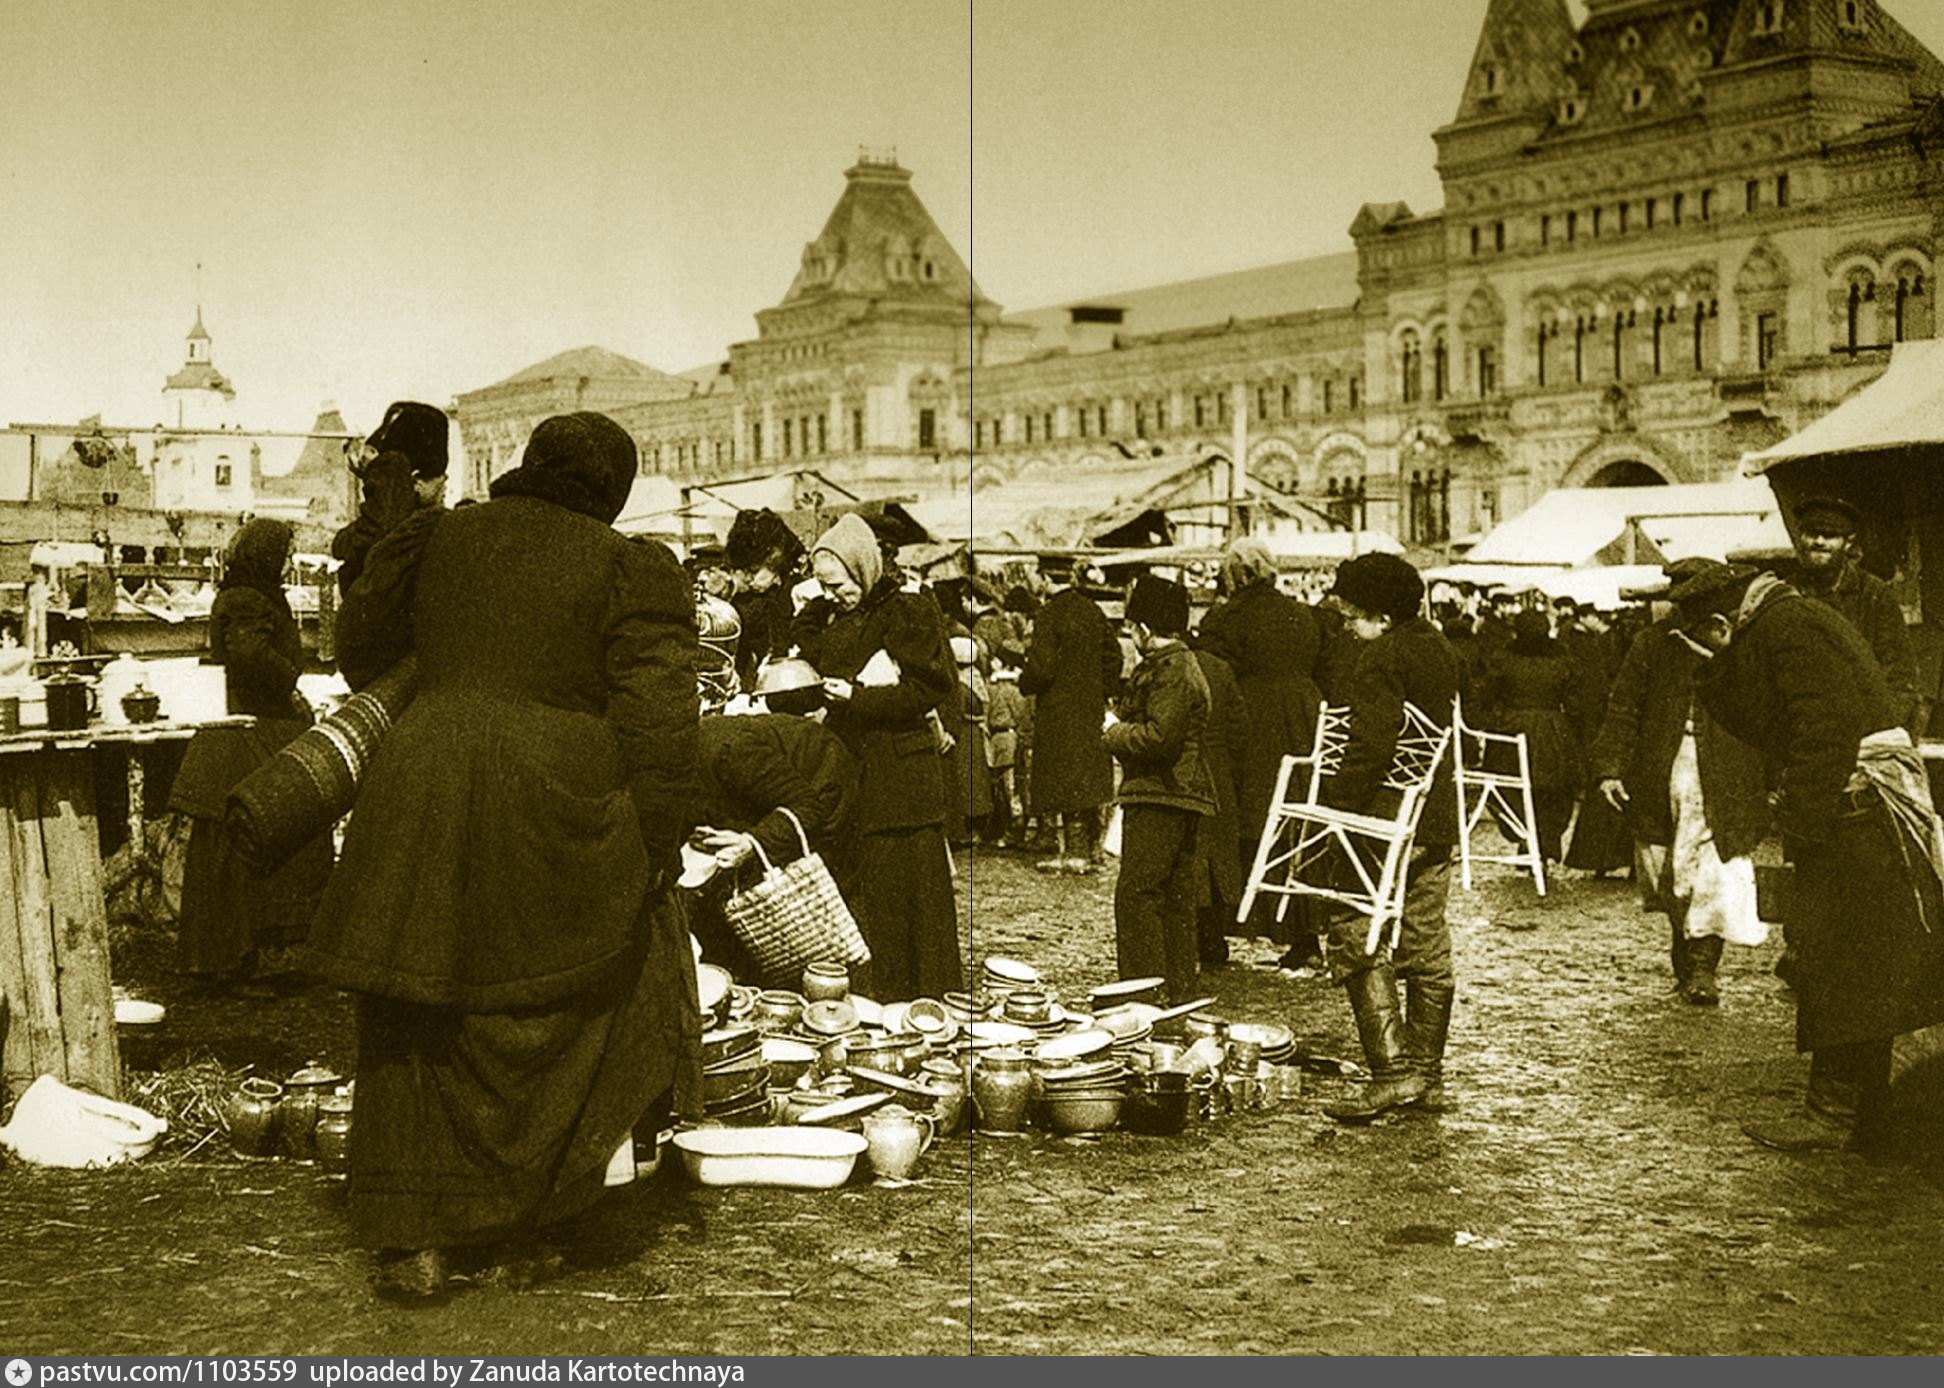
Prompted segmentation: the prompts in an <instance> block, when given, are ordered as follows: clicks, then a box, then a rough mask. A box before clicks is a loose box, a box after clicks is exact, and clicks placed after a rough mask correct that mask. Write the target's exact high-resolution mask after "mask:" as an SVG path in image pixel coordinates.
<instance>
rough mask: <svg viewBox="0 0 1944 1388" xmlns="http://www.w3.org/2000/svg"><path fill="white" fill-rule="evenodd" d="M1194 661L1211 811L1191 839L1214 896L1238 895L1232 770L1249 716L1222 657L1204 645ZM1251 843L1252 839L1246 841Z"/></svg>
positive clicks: (1238, 831)
mask: <svg viewBox="0 0 1944 1388" xmlns="http://www.w3.org/2000/svg"><path fill="white" fill-rule="evenodd" d="M1195 663H1196V664H1197V665H1199V666H1200V667H1201V672H1202V678H1203V679H1204V680H1206V681H1207V682H1208V727H1207V728H1206V729H1205V730H1204V732H1203V734H1202V758H1203V760H1205V761H1206V762H1207V763H1208V775H1209V779H1211V780H1212V781H1213V782H1214V783H1215V813H1214V814H1213V815H1211V816H1209V817H1208V818H1207V819H1205V820H1203V821H1202V826H1201V834H1200V837H1199V839H1198V840H1197V842H1198V843H1199V844H1200V845H1201V848H1202V851H1203V854H1204V856H1205V857H1206V858H1207V859H1208V870H1209V877H1210V882H1211V884H1212V885H1213V887H1214V889H1215V893H1216V899H1217V900H1219V901H1225V902H1237V901H1240V900H1241V899H1242V886H1243V880H1242V862H1241V858H1240V857H1239V855H1238V851H1237V850H1238V847H1239V845H1240V844H1241V839H1242V822H1241V818H1240V815H1239V814H1238V802H1237V799H1236V785H1235V773H1236V768H1237V767H1239V766H1240V765H1241V764H1242V758H1243V755H1244V754H1245V753H1246V752H1247V750H1248V745H1249V718H1248V714H1247V713H1246V712H1245V711H1244V709H1243V704H1242V689H1241V686H1240V685H1238V684H1237V683H1236V682H1235V672H1234V671H1233V670H1231V669H1229V667H1228V662H1227V661H1225V660H1223V659H1222V658H1221V657H1220V656H1218V655H1215V654H1214V653H1213V652H1210V651H1196V652H1195ZM1249 846H1250V847H1251V848H1253V847H1254V845H1253V844H1251V845H1249Z"/></svg>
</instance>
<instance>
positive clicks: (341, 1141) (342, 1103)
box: [311, 1090, 351, 1171]
mask: <svg viewBox="0 0 1944 1388" xmlns="http://www.w3.org/2000/svg"><path fill="white" fill-rule="evenodd" d="M311 1145H312V1146H313V1147H314V1148H315V1149H316V1152H317V1160H318V1164H319V1165H321V1166H322V1167H323V1168H324V1169H325V1170H327V1171H343V1170H345V1169H346V1168H347V1167H348V1166H349V1165H350V1159H351V1096H350V1095H349V1094H346V1093H345V1092H344V1091H343V1090H339V1091H338V1092H337V1093H335V1094H326V1095H323V1096H322V1097H321V1098H319V1099H318V1101H317V1126H316V1127H315V1128H313V1129H312V1130H311Z"/></svg>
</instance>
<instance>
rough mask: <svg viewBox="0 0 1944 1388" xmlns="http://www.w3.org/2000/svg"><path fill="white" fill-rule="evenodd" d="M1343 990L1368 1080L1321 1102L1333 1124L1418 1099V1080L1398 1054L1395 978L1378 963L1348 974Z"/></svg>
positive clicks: (1400, 1027)
mask: <svg viewBox="0 0 1944 1388" xmlns="http://www.w3.org/2000/svg"><path fill="white" fill-rule="evenodd" d="M1343 991H1344V992H1345V993H1347V994H1349V996H1350V1011H1351V1013H1352V1014H1353V1015H1354V1016H1355V1017H1356V1019H1357V1039H1358V1041H1360V1042H1361V1043H1362V1044H1363V1053H1364V1061H1365V1063H1366V1064H1367V1065H1368V1066H1369V1067H1370V1079H1369V1081H1368V1082H1367V1083H1366V1084H1365V1085H1364V1087H1363V1089H1362V1091H1361V1092H1359V1093H1358V1095H1357V1096H1356V1097H1355V1098H1353V1099H1346V1100H1344V1101H1343V1102H1341V1103H1335V1104H1325V1105H1324V1106H1323V1112H1325V1113H1326V1114H1328V1115H1329V1116H1330V1117H1332V1118H1334V1119H1336V1121H1337V1122H1339V1123H1368V1122H1370V1121H1371V1120H1372V1119H1374V1118H1376V1117H1377V1116H1378V1115H1379V1114H1381V1113H1388V1112H1389V1111H1390V1110H1391V1109H1394V1108H1404V1107H1406V1106H1408V1105H1411V1104H1415V1103H1417V1102H1418V1101H1419V1100H1420V1099H1422V1098H1423V1097H1424V1077H1423V1076H1422V1075H1420V1074H1418V1073H1417V1071H1415V1070H1413V1069H1412V1068H1411V1062H1410V1059H1409V1058H1408V1057H1407V1056H1406V1055H1405V1054H1404V1015H1403V1013H1402V1012H1400V1011H1399V1010H1398V1006H1397V974H1396V972H1395V971H1394V970H1393V969H1392V968H1391V966H1390V965H1389V964H1379V965H1377V966H1375V967H1374V968H1370V969H1365V970H1364V971H1363V972H1361V973H1355V974H1352V975H1351V976H1350V977H1349V979H1347V980H1346V981H1345V983H1344V985H1343Z"/></svg>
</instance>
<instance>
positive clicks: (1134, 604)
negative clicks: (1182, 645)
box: [1126, 574, 1188, 636]
mask: <svg viewBox="0 0 1944 1388" xmlns="http://www.w3.org/2000/svg"><path fill="white" fill-rule="evenodd" d="M1126 617H1127V620H1128V621H1130V622H1138V623H1140V624H1141V625H1142V626H1144V627H1146V628H1147V629H1148V630H1149V631H1152V632H1157V633H1159V634H1160V635H1162V636H1179V635H1180V634H1181V633H1182V632H1184V631H1186V630H1188V590H1187V589H1186V588H1184V587H1183V586H1182V585H1181V584H1179V583H1175V582H1172V581H1170V580H1168V579H1165V578H1159V577H1157V576H1156V575H1154V574H1142V575H1141V576H1140V577H1139V578H1137V579H1135V580H1134V586H1133V587H1132V588H1130V589H1129V590H1128V593H1127V609H1126Z"/></svg>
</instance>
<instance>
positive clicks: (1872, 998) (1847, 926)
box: [1699, 588, 1944, 1050]
mask: <svg viewBox="0 0 1944 1388" xmlns="http://www.w3.org/2000/svg"><path fill="white" fill-rule="evenodd" d="M1708 666H1709V668H1708V669H1707V670H1706V671H1705V672H1704V673H1703V675H1702V677H1701V680H1700V685H1699V692H1700V698H1701V700H1702V702H1703V703H1704V704H1705V705H1706V706H1707V708H1708V710H1709V711H1710V712H1711V713H1712V714H1714V716H1715V717H1716V718H1717V719H1719V720H1720V721H1721V723H1722V724H1723V726H1725V727H1726V728H1727V729H1728V730H1729V731H1730V732H1732V733H1734V734H1735V735H1736V736H1737V737H1740V738H1741V739H1743V740H1744V741H1746V742H1748V743H1750V744H1751V745H1752V746H1754V747H1756V748H1758V749H1760V750H1761V751H1762V753H1763V754H1764V755H1765V756H1766V757H1767V758H1768V761H1769V765H1770V768H1771V780H1773V781H1774V782H1775V783H1777V784H1778V785H1779V786H1780V793H1779V796H1778V798H1777V801H1776V819H1777V821H1778V822H1779V823H1780V825H1781V827H1782V830H1783V834H1784V836H1785V845H1786V846H1787V848H1788V849H1789V852H1790V856H1791V858H1792V860H1793V861H1794V864H1795V893H1794V896H1793V899H1792V902H1791V906H1790V916H1789V922H1788V926H1789V948H1790V951H1791V952H1792V953H1793V954H1795V955H1796V956H1797V964H1798V968H1797V974H1796V999H1797V1010H1796V1045H1797V1047H1798V1048H1799V1049H1802V1050H1814V1049H1816V1048H1818V1047H1821V1046H1831V1045H1841V1044H1847V1043H1849V1042H1853V1041H1867V1040H1875V1039H1880V1038H1883V1037H1888V1036H1895V1035H1898V1034H1900V1033H1902V1032H1906V1031H1914V1030H1917V1029H1919V1028H1921V1027H1926V1026H1930V1025H1933V1024H1935V1023H1937V1022H1939V1021H1944V928H1938V927H1937V926H1935V925H1933V928H1932V929H1929V930H1927V929H1926V928H1925V926H1924V922H1923V918H1922V917H1921V916H1920V914H1919V910H1918V902H1919V895H1918V894H1919V893H1920V892H1921V893H1922V894H1923V900H1924V902H1925V907H1926V909H1927V911H1928V913H1929V917H1930V919H1931V921H1932V922H1938V921H1939V920H1940V919H1944V916H1941V915H1940V912H1941V911H1944V903H1940V901H1939V899H1938V895H1937V890H1936V886H1935V883H1934V882H1932V881H1930V880H1929V875H1928V873H1927V872H1925V871H1922V870H1920V871H1919V872H1918V873H1916V874H1912V873H1911V872H1910V871H1909V870H1908V869H1907V868H1906V866H1905V863H1904V858H1903V850H1902V846H1901V845H1900V844H1899V843H1898V841H1897V838H1896V832H1897V831H1896V830H1895V828H1894V827H1893V825H1892V822H1891V819H1890V815H1889V812H1888V810H1887V809H1886V808H1885V807H1884V805H1883V803H1882V801H1881V800H1880V799H1879V798H1878V797H1877V796H1876V794H1875V793H1874V792H1873V791H1864V792H1861V793H1857V794H1852V793H1850V792H1848V791H1847V790H1846V789H1845V787H1846V785H1847V784H1848V782H1849V778H1850V775H1851V773H1852V772H1853V771H1854V770H1855V769H1856V760H1857V746H1858V744H1859V743H1860V742H1861V741H1862V739H1863V738H1864V737H1865V736H1867V735H1868V734H1869V733H1871V732H1876V731H1880V730H1882V729H1885V728H1890V727H1894V726H1895V725H1896V713H1897V705H1896V702H1895V699H1894V698H1893V696H1892V695H1891V692H1890V688H1889V685H1888V683H1887V682H1886V681H1885V679H1884V676H1883V672H1882V670H1881V669H1880V668H1879V667H1878V665H1877V662H1876V660H1875V658H1874V657H1873V656H1872V655H1871V654H1870V651H1869V648H1868V646H1866V645H1865V644H1864V640H1863V637H1862V635H1861V634H1860V633H1859V632H1858V631H1857V630H1856V628H1855V627H1853V626H1851V625H1850V623H1849V622H1847V621H1845V620H1844V619H1843V618H1841V617H1839V616H1838V615H1837V614H1836V613H1835V612H1834V611H1832V610H1831V609H1830V608H1828V607H1826V606H1824V605H1823V604H1822V603H1820V602H1816V601H1814V600H1813V599H1810V598H1805V597H1802V596H1801V595H1799V594H1797V593H1795V592H1794V591H1793V590H1792V589H1788V588H1782V589H1779V590H1778V591H1777V592H1775V593H1774V594H1773V595H1771V596H1770V597H1769V598H1768V599H1767V600H1766V601H1764V602H1763V603H1762V604H1761V605H1760V606H1759V608H1758V609H1757V611H1756V612H1755V614H1754V615H1753V617H1752V618H1750V619H1749V620H1748V621H1746V622H1744V623H1743V624H1742V625H1741V627H1740V629H1739V630H1738V631H1737V632H1736V634H1735V638H1734V641H1733V642H1732V643H1731V644H1730V645H1729V647H1728V649H1727V650H1726V651H1724V652H1723V653H1722V654H1720V655H1718V656H1716V657H1715V658H1714V659H1713V660H1712V661H1710V662H1708Z"/></svg>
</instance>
